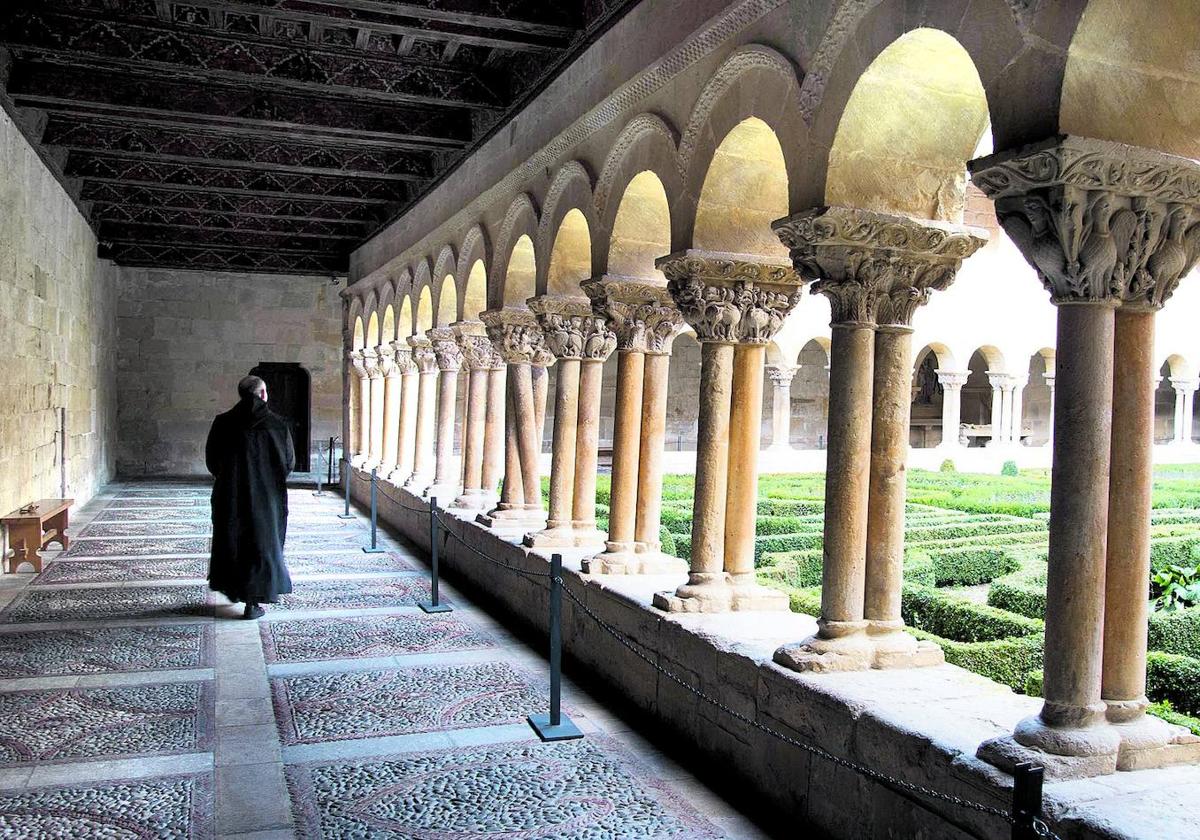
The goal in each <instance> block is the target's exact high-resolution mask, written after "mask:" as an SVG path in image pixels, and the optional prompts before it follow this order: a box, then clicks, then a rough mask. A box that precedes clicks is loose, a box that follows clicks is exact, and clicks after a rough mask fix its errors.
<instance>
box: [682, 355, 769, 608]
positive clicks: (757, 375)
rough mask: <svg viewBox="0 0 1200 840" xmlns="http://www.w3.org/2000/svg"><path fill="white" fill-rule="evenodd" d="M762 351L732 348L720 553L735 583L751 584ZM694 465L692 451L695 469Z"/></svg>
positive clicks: (760, 418)
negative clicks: (726, 483)
mask: <svg viewBox="0 0 1200 840" xmlns="http://www.w3.org/2000/svg"><path fill="white" fill-rule="evenodd" d="M705 346H707V345H705ZM766 356H767V348H766V347H765V346H764V345H761V344H738V345H737V346H736V347H735V348H734V352H733V377H732V388H731V392H730V393H731V398H730V401H731V411H730V418H729V421H728V422H729V426H728V429H729V433H728V443H727V446H728V456H727V458H728V464H729V467H728V468H727V470H728V473H729V478H728V486H727V488H726V494H725V538H724V549H723V553H724V568H725V571H726V572H728V573H729V574H730V576H731V582H732V583H734V584H735V585H747V584H753V583H754V534H755V523H756V520H757V516H756V514H757V505H758V445H759V440H760V436H761V431H760V430H761V428H762V402H763V394H762V391H763V363H764V360H765V359H766ZM699 466H700V461H699V453H697V461H696V467H697V470H699ZM698 483H699V477H697V484H698ZM694 550H695V545H694V543H693V551H694ZM694 556H695V555H694V554H693V557H694ZM693 568H694V566H693Z"/></svg>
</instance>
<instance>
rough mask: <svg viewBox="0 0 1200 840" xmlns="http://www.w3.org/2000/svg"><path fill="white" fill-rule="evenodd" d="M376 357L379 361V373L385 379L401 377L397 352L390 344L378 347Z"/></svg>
mask: <svg viewBox="0 0 1200 840" xmlns="http://www.w3.org/2000/svg"><path fill="white" fill-rule="evenodd" d="M375 355H376V356H377V357H378V359H379V361H378V365H379V372H380V374H382V376H383V378H384V379H387V378H389V377H392V376H397V375H399V373H400V370H399V368H398V367H397V365H396V350H395V348H393V347H392V345H391V344H390V343H384V344H380V345H379V346H378V347H376V348H375Z"/></svg>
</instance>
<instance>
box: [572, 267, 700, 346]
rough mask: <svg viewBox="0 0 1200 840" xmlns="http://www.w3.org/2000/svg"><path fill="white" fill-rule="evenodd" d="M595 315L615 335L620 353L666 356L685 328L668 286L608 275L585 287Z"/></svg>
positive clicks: (585, 284) (590, 282)
mask: <svg viewBox="0 0 1200 840" xmlns="http://www.w3.org/2000/svg"><path fill="white" fill-rule="evenodd" d="M582 285H583V291H584V292H585V293H586V294H587V296H588V297H589V298H590V299H591V302H592V311H593V312H594V313H595V314H596V315H598V316H601V317H603V318H604V320H605V322H606V323H607V324H608V326H609V328H610V329H611V330H612V331H613V332H614V333H615V335H616V342H617V344H616V346H617V349H618V350H626V351H634V352H638V353H652V354H655V355H667V354H669V353H670V352H671V343H672V342H673V341H674V340H675V336H677V335H678V334H679V332H680V330H681V329H682V328H683V316H682V315H681V314H680V312H679V309H678V308H676V306H675V302H674V301H672V300H671V293H670V292H668V291H667V289H666V287H665V286H658V285H655V284H653V283H647V282H645V281H644V280H638V279H636V278H631V277H618V276H615V275H606V276H604V277H600V278H597V279H594V280H588V281H586V282H584V283H583V284H582Z"/></svg>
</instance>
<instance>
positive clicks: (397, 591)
mask: <svg viewBox="0 0 1200 840" xmlns="http://www.w3.org/2000/svg"><path fill="white" fill-rule="evenodd" d="M428 597H429V582H428V581H427V580H425V578H424V577H423V576H420V575H413V576H409V577H389V578H382V579H380V578H374V579H371V580H321V581H308V582H306V583H305V584H304V585H303V586H298V587H296V591H295V592H293V593H292V594H290V595H284V596H282V597H281V598H280V599H279V608H280V609H285V610H325V609H369V608H371V607H411V606H416V604H417V602H418V601H420V600H423V599H426V598H428Z"/></svg>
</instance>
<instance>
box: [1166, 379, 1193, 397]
mask: <svg viewBox="0 0 1200 840" xmlns="http://www.w3.org/2000/svg"><path fill="white" fill-rule="evenodd" d="M1170 382H1171V387H1172V388H1174V389H1175V390H1176V391H1177V392H1178V393H1180V394H1190V393H1191V392H1192V391H1195V390H1196V388H1197V387H1200V382H1198V381H1197V380H1195V379H1192V378H1190V377H1187V376H1172V377H1170Z"/></svg>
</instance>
